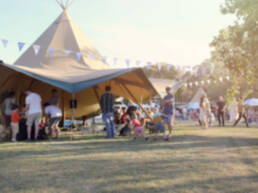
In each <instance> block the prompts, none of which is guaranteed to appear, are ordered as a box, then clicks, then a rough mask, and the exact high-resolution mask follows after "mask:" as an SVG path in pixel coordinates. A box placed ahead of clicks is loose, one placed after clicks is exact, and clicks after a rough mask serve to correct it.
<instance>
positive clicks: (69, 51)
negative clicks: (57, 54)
mask: <svg viewBox="0 0 258 193" xmlns="http://www.w3.org/2000/svg"><path fill="white" fill-rule="evenodd" d="M64 53H65V54H66V55H69V54H71V53H72V51H71V50H64Z"/></svg>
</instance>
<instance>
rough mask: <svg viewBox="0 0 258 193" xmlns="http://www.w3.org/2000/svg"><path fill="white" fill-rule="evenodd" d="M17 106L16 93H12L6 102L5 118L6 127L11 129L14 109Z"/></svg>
mask: <svg viewBox="0 0 258 193" xmlns="http://www.w3.org/2000/svg"><path fill="white" fill-rule="evenodd" d="M15 104H16V99H15V93H14V92H10V93H9V95H8V97H7V98H6V99H5V100H4V115H5V116H4V117H5V127H6V128H8V127H10V124H11V114H12V107H13V105H15Z"/></svg>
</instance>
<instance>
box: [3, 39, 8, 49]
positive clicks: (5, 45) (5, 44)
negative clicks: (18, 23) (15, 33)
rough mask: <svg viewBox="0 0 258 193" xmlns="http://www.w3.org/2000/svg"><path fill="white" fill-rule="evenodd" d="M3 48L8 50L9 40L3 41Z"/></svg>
mask: <svg viewBox="0 0 258 193" xmlns="http://www.w3.org/2000/svg"><path fill="white" fill-rule="evenodd" d="M2 43H3V46H4V47H5V48H6V47H7V44H8V40H6V39H2Z"/></svg>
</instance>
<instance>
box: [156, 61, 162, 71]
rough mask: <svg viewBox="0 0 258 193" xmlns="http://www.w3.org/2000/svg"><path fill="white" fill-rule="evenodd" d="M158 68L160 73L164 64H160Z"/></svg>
mask: <svg viewBox="0 0 258 193" xmlns="http://www.w3.org/2000/svg"><path fill="white" fill-rule="evenodd" d="M157 66H158V69H159V71H160V70H161V68H162V64H161V63H158V64H157Z"/></svg>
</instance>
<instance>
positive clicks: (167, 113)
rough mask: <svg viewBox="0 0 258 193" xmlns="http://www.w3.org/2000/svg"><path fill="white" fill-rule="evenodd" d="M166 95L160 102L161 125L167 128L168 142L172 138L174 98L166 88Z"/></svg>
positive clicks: (168, 88) (169, 89)
mask: <svg viewBox="0 0 258 193" xmlns="http://www.w3.org/2000/svg"><path fill="white" fill-rule="evenodd" d="M166 93H167V95H166V96H165V97H164V98H163V100H162V119H163V123H164V124H165V125H166V126H167V127H168V130H169V135H168V136H167V140H169V139H170V138H171V137H172V129H173V113H174V96H173V94H172V93H171V88H170V87H166Z"/></svg>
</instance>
